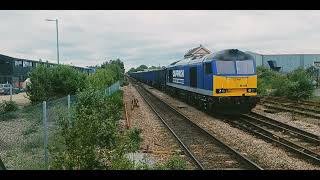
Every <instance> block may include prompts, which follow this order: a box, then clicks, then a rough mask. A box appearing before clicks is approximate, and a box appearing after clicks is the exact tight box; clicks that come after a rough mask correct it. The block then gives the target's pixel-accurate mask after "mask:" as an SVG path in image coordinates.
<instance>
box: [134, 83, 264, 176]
mask: <svg viewBox="0 0 320 180" xmlns="http://www.w3.org/2000/svg"><path fill="white" fill-rule="evenodd" d="M138 88H140V91H138V92H139V93H140V95H141V96H142V97H143V98H144V99H145V101H146V102H147V104H148V105H149V106H150V107H151V108H152V109H153V111H155V113H156V114H157V115H158V117H160V119H161V120H162V121H163V122H164V124H165V125H166V126H167V127H168V129H169V130H170V131H171V132H172V134H174V136H175V138H176V139H178V141H179V143H180V144H181V145H182V146H183V147H184V149H185V150H186V151H187V152H188V154H189V156H191V157H192V159H194V161H195V162H197V164H198V167H202V168H200V169H205V168H204V167H203V165H201V163H200V161H199V160H197V158H196V157H195V155H194V154H193V153H192V152H191V151H190V149H189V148H188V147H187V145H185V144H184V143H183V141H182V140H181V139H180V138H179V137H178V135H177V134H176V133H175V132H174V130H173V129H172V128H170V126H169V125H168V124H167V123H166V122H165V120H164V119H163V118H162V117H161V115H160V114H159V113H158V112H157V110H156V109H155V108H154V107H153V106H152V105H151V103H149V102H148V100H147V99H146V98H145V97H144V96H145V95H143V93H141V89H143V90H144V91H145V93H147V94H149V95H150V96H152V97H153V98H155V99H156V100H157V101H159V102H161V103H163V104H164V105H165V106H167V107H168V108H169V109H170V110H171V111H174V112H175V113H176V114H177V115H179V116H181V117H183V118H184V119H185V121H186V122H187V123H189V124H191V125H192V126H193V127H196V128H197V129H198V130H199V131H201V133H203V134H205V135H206V136H208V137H210V138H211V139H213V140H214V141H215V142H217V143H218V144H219V146H220V147H223V149H225V150H227V151H228V152H229V153H230V154H232V156H233V157H235V159H237V160H238V161H240V162H241V163H242V164H246V166H248V167H249V168H248V169H259V170H262V168H261V167H260V166H258V165H257V164H255V163H254V162H252V161H251V160H249V159H248V158H246V157H244V156H243V155H241V154H240V153H239V152H238V151H236V150H234V149H232V148H231V147H229V146H228V145H226V144H225V143H223V142H222V141H220V140H219V139H217V138H216V137H214V136H213V135H212V134H211V133H209V132H208V131H206V130H204V129H203V128H201V127H200V126H198V125H197V124H195V123H193V122H192V121H191V120H190V119H189V118H187V117H186V116H184V115H183V114H181V113H180V112H179V111H177V110H176V109H175V108H173V107H172V106H170V105H169V104H167V103H165V102H164V101H162V100H161V99H159V98H158V97H156V96H154V95H153V94H152V93H150V92H149V91H148V90H146V89H145V88H144V87H141V86H138Z"/></svg>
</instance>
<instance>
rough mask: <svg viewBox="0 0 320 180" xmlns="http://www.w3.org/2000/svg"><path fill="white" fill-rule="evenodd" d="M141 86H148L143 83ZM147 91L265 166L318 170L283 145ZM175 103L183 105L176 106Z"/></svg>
mask: <svg viewBox="0 0 320 180" xmlns="http://www.w3.org/2000/svg"><path fill="white" fill-rule="evenodd" d="M145 87H147V89H148V86H147V85H145ZM148 90H149V91H150V92H152V93H153V94H154V95H156V96H157V97H159V98H160V99H162V100H164V101H165V102H167V103H168V104H170V105H171V106H173V107H175V108H176V109H177V110H178V111H179V112H181V113H183V114H184V115H185V116H187V117H188V118H190V119H191V120H192V121H194V122H195V123H197V124H198V125H199V126H201V127H203V128H204V129H206V130H208V131H209V132H211V133H212V134H213V135H216V136H217V137H218V138H219V139H220V140H222V141H223V142H225V143H226V144H228V145H229V146H231V147H233V148H234V149H236V150H238V151H239V152H241V153H242V154H244V155H246V156H247V157H248V158H250V159H252V160H253V161H255V162H256V163H257V164H259V165H260V166H262V167H263V168H265V169H293V170H294V169H296V170H313V169H318V170H319V169H320V167H317V166H315V165H313V164H310V163H308V162H306V161H304V160H301V159H299V158H297V157H295V155H294V154H291V153H289V152H287V151H285V150H284V149H283V148H280V147H276V146H275V145H273V144H271V143H268V142H265V141H264V140H261V139H259V138H256V137H255V136H252V135H250V134H248V133H246V132H244V131H242V130H240V129H238V128H234V127H231V126H230V125H229V124H228V123H225V122H223V121H221V120H218V119H216V118H214V117H212V116H209V115H207V114H206V113H204V112H201V111H199V110H197V109H196V108H194V107H192V106H190V105H188V104H186V103H183V102H181V101H178V100H176V99H173V98H172V97H171V96H169V95H167V94H165V93H163V92H161V91H158V90H156V89H148ZM179 106H180V107H181V106H182V107H183V108H178V107H179Z"/></svg>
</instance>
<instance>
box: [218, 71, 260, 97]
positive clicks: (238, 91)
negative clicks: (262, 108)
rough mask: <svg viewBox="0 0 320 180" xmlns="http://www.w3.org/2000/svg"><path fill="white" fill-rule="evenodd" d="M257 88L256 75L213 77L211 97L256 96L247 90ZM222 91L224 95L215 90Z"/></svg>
mask: <svg viewBox="0 0 320 180" xmlns="http://www.w3.org/2000/svg"><path fill="white" fill-rule="evenodd" d="M250 88H253V89H256V88H257V75H254V76H213V96H256V95H257V93H256V92H247V89H250ZM217 89H218V90H219V89H224V90H225V91H226V92H225V93H217V92H216V90H217Z"/></svg>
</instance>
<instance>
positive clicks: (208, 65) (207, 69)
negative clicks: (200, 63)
mask: <svg viewBox="0 0 320 180" xmlns="http://www.w3.org/2000/svg"><path fill="white" fill-rule="evenodd" d="M204 66H205V72H206V74H212V64H211V63H205V65H204Z"/></svg>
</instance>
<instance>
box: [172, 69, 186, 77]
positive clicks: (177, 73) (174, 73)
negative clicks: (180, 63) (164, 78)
mask: <svg viewBox="0 0 320 180" xmlns="http://www.w3.org/2000/svg"><path fill="white" fill-rule="evenodd" d="M172 76H173V77H179V78H184V70H173V71H172Z"/></svg>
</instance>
